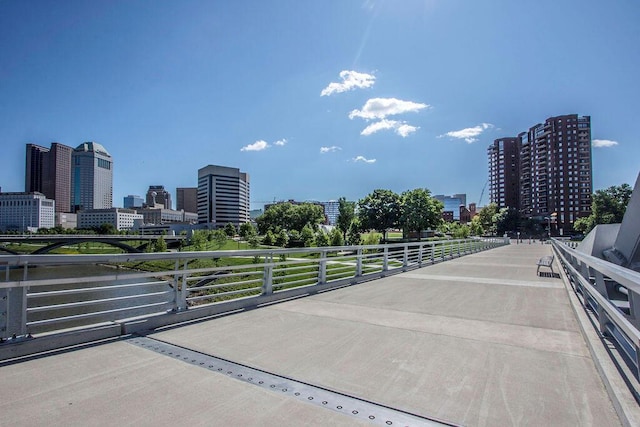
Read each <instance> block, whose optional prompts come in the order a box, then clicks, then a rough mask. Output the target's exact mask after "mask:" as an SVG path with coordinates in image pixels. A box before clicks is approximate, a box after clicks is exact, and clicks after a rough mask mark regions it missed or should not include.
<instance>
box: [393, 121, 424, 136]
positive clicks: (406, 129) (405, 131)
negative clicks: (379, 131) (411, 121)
mask: <svg viewBox="0 0 640 427" xmlns="http://www.w3.org/2000/svg"><path fill="white" fill-rule="evenodd" d="M418 129H420V128H419V127H417V126H411V125H408V124H406V123H404V124H401V125H400V126H398V127H397V128H396V133H397V134H398V135H400V136H401V137H403V138H406V137H407V136H409V134H412V133H414V132H415V131H417V130H418Z"/></svg>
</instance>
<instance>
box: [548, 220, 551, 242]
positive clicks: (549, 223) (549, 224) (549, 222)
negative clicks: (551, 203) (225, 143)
mask: <svg viewBox="0 0 640 427" xmlns="http://www.w3.org/2000/svg"><path fill="white" fill-rule="evenodd" d="M547 224H548V226H549V239H551V217H550V216H548V217H547Z"/></svg>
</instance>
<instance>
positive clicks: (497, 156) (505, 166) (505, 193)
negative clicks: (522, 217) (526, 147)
mask: <svg viewBox="0 0 640 427" xmlns="http://www.w3.org/2000/svg"><path fill="white" fill-rule="evenodd" d="M520 146H521V144H520V138H519V137H516V138H500V139H496V140H495V141H494V142H493V144H492V145H490V146H489V148H488V149H487V154H488V156H489V171H490V172H489V199H490V201H491V203H495V204H496V205H498V208H515V209H519V208H520V206H519V204H520V189H519V186H520V174H519V173H518V172H519V170H520V166H519V161H520Z"/></svg>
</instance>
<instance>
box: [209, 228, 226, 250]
mask: <svg viewBox="0 0 640 427" xmlns="http://www.w3.org/2000/svg"><path fill="white" fill-rule="evenodd" d="M211 236H212V239H211V241H212V242H213V244H214V245H215V248H216V249H220V248H221V247H223V246H224V245H225V243H227V237H228V236H227V233H225V231H224V230H214V232H213V233H211Z"/></svg>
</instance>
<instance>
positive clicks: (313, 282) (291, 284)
mask: <svg viewBox="0 0 640 427" xmlns="http://www.w3.org/2000/svg"><path fill="white" fill-rule="evenodd" d="M310 281H311V282H310ZM317 284H318V281H317V280H316V279H315V278H314V279H311V278H309V279H306V280H304V279H302V280H292V281H289V282H282V283H274V284H273V289H277V288H283V287H285V286H287V287H295V286H296V285H317Z"/></svg>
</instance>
